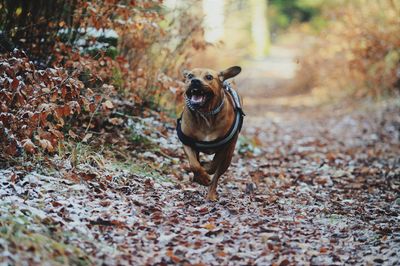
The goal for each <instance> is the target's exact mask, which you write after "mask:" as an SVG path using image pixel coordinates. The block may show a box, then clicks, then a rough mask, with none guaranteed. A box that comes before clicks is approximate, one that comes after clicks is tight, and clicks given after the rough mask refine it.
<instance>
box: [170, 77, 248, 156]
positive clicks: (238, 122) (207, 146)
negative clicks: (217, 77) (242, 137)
mask: <svg viewBox="0 0 400 266" xmlns="http://www.w3.org/2000/svg"><path fill="white" fill-rule="evenodd" d="M223 86H224V89H225V91H226V92H227V93H229V95H231V96H232V99H233V103H234V105H235V106H234V109H235V121H233V124H232V126H231V128H230V129H229V131H228V133H226V135H225V136H223V137H221V138H217V139H215V140H212V141H198V140H196V139H194V138H191V137H189V136H187V135H185V134H184V133H183V132H182V128H181V120H182V115H181V117H180V118H179V119H178V121H177V125H176V132H177V134H178V138H179V140H180V141H181V142H182V143H183V144H185V145H187V146H190V147H192V148H194V149H196V150H198V151H201V152H203V151H209V150H214V149H219V148H221V147H222V146H224V145H225V144H227V143H228V142H229V141H231V140H232V139H233V137H234V136H235V134H236V133H238V132H240V130H241V129H242V125H243V119H244V116H245V114H244V112H243V110H242V105H241V104H240V99H239V95H238V93H237V92H236V91H235V90H234V89H233V88H232V87H231V85H230V84H229V83H228V82H224V84H223Z"/></svg>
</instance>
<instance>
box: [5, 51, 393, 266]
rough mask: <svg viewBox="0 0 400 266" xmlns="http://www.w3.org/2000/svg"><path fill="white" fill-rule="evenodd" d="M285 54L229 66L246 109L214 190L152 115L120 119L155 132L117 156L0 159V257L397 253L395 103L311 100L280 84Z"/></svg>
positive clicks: (327, 259)
mask: <svg viewBox="0 0 400 266" xmlns="http://www.w3.org/2000/svg"><path fill="white" fill-rule="evenodd" d="M283 54H284V55H287V54H286V53H283ZM288 64H289V65H290V64H292V63H291V61H290V60H288V59H287V58H286V59H284V58H281V59H279V57H278V58H275V59H274V60H272V61H271V60H270V61H268V60H266V61H263V62H256V63H255V64H253V65H251V66H250V67H249V68H244V73H243V77H244V78H247V80H240V79H238V85H239V87H240V88H241V94H242V95H243V96H244V98H245V99H244V100H245V106H244V110H245V112H246V113H247V116H246V117H245V124H244V127H243V132H242V135H243V137H241V138H240V139H239V143H238V145H237V152H236V154H235V156H234V158H233V162H232V165H231V166H230V168H229V169H228V171H227V172H226V173H225V174H224V176H223V178H221V181H220V183H219V186H218V193H219V200H218V201H217V202H209V201H207V200H205V195H206V193H207V188H205V187H202V186H200V185H198V184H196V183H193V182H191V181H190V176H189V174H187V173H186V171H185V166H186V162H187V159H186V156H184V154H183V151H182V146H181V144H180V143H179V141H178V139H177V137H176V134H175V130H174V127H173V125H172V124H171V125H168V126H167V127H166V124H165V122H162V120H160V119H158V118H157V116H156V115H155V117H156V118H154V117H147V118H140V120H138V121H128V122H127V124H128V125H131V126H133V127H134V128H133V132H135V134H137V136H136V137H137V138H139V140H148V142H149V143H150V142H151V143H153V144H151V145H149V147H148V148H147V149H145V150H139V149H138V150H134V151H133V152H134V158H136V159H137V161H135V162H129V164H127V165H123V164H122V163H119V164H118V162H103V163H99V160H98V159H96V158H97V157H94V158H92V159H90V158H88V159H87V161H88V162H87V163H82V164H81V165H77V166H76V167H71V165H68V162H66V161H65V159H63V158H60V159H59V160H57V159H56V160H54V161H53V162H52V164H51V168H50V169H52V170H50V171H49V170H43V172H44V173H42V172H39V173H38V172H35V171H26V170H23V169H20V168H18V167H16V168H11V169H0V178H1V183H0V198H1V199H2V202H1V204H0V216H1V219H0V223H1V224H0V225H1V227H2V230H1V231H0V264H1V263H5V264H11V265H13V264H19V263H20V262H26V264H30V265H44V264H46V263H47V264H49V265H59V264H63V263H64V264H76V265H87V264H89V265H103V264H104V265H172V264H179V265H282V266H284V265H310V264H311V265H343V264H349V265H354V264H363V265H364V264H365V265H375V264H383V265H396V264H398V262H399V261H400V255H399V254H400V228H399V225H400V215H399V209H400V193H399V188H400V158H399V154H400V152H399V151H400V104H399V103H393V102H392V103H386V104H379V105H378V104H373V105H371V106H367V107H361V108H359V109H358V110H355V111H354V110H353V111H348V110H346V109H344V108H326V107H323V106H318V105H313V104H312V103H313V100H312V98H310V97H309V96H307V95H303V96H295V95H292V94H290V93H285V91H284V90H280V89H279V88H281V86H284V85H285V83H286V82H287V81H288V80H290V78H291V77H290V76H289V77H288V76H280V75H279V73H281V72H284V69H287V68H285V67H283V66H284V65H286V66H288ZM275 67H276V68H277V69H279V68H280V67H282V68H281V70H282V71H281V70H279V71H276V73H273V72H270V73H268V71H272V70H273V69H275ZM286 74H287V73H286ZM245 87H246V88H247V90H245ZM310 103H311V104H310ZM140 134H142V135H140ZM92 157H93V156H92ZM154 169H156V170H157V171H153V170H154ZM160 173H161V174H160Z"/></svg>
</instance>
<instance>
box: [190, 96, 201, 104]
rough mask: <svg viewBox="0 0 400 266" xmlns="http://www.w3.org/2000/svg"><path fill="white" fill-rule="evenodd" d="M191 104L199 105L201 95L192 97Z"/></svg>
mask: <svg viewBox="0 0 400 266" xmlns="http://www.w3.org/2000/svg"><path fill="white" fill-rule="evenodd" d="M191 100H192V102H193V103H201V102H202V101H203V96H202V95H192V99H191Z"/></svg>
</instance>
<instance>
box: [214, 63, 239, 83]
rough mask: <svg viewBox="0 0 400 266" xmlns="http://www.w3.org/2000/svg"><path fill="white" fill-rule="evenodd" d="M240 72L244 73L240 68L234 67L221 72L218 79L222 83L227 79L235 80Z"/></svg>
mask: <svg viewBox="0 0 400 266" xmlns="http://www.w3.org/2000/svg"><path fill="white" fill-rule="evenodd" d="M240 71H242V68H241V67H240V66H233V67H230V68H228V69H225V70H223V71H221V72H219V74H218V77H219V79H220V80H221V81H225V80H227V79H230V78H233V77H234V76H236V75H237V74H239V73H240Z"/></svg>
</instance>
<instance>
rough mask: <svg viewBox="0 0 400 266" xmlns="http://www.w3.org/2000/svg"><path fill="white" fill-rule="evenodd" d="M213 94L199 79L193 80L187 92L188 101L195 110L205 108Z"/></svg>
mask: <svg viewBox="0 0 400 266" xmlns="http://www.w3.org/2000/svg"><path fill="white" fill-rule="evenodd" d="M210 94H211V93H210V92H208V91H207V89H206V88H204V86H203V84H202V83H201V81H200V80H198V79H193V80H192V81H191V83H190V85H189V88H188V89H187V90H186V95H185V96H186V101H187V102H189V104H190V105H191V106H192V107H194V108H200V107H202V106H204V105H205V104H206V102H207V100H208V99H209V98H210V97H211V95H210Z"/></svg>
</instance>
